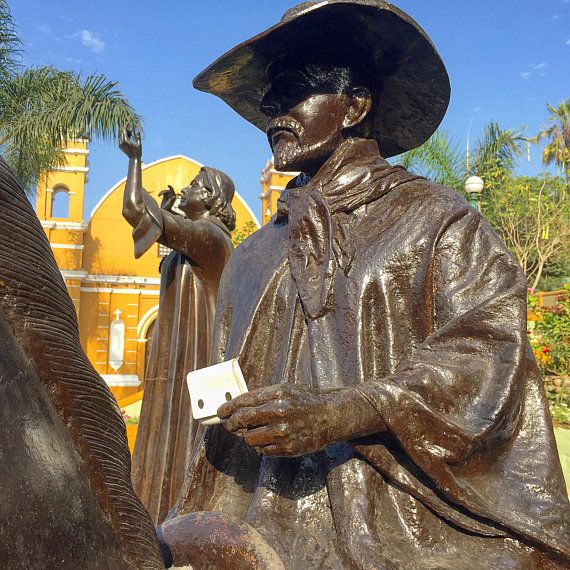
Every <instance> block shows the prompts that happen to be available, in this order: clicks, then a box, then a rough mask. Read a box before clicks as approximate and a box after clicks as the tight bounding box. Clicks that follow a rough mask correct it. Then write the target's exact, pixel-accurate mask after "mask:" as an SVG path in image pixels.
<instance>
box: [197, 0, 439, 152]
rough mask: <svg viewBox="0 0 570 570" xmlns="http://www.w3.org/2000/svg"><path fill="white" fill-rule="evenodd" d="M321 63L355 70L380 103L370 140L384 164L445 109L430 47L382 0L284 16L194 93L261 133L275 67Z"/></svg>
mask: <svg viewBox="0 0 570 570" xmlns="http://www.w3.org/2000/svg"><path fill="white" fill-rule="evenodd" d="M323 57H326V58H328V59H332V60H333V61H334V62H335V63H336V64H337V65H338V64H340V63H352V64H354V63H356V64H357V65H358V67H359V69H360V70H361V71H363V72H364V73H365V74H366V75H367V76H368V78H369V79H370V87H371V88H372V90H373V91H374V92H375V94H376V95H377V98H378V100H379V101H381V102H382V104H381V105H379V106H378V108H377V109H376V111H375V112H374V115H373V125H372V126H373V128H372V136H373V137H374V138H375V139H376V140H377V142H378V145H379V147H380V152H381V154H382V156H384V157H390V156H395V155H397V154H400V153H402V152H405V151H406V150H410V149H412V148H415V147H416V146H419V145H420V144H422V143H424V142H425V141H426V140H427V139H428V138H429V137H430V136H431V135H432V134H433V132H434V131H435V130H436V129H437V127H438V125H439V123H440V122H441V120H442V119H443V116H444V115H445V111H446V109H447V106H448V104H449V97H450V86H449V78H448V76H447V72H446V70H445V66H444V65H443V62H442V61H441V58H440V56H439V54H438V53H437V51H436V49H435V48H434V46H433V44H432V42H431V40H430V39H429V37H428V36H427V34H426V33H425V32H424V30H422V28H421V27H420V26H419V25H418V24H417V23H416V22H415V21H414V20H413V19H412V18H411V17H410V16H408V15H407V14H406V13H404V12H403V11H402V10H400V9H399V8H397V7H396V6H393V5H392V4H390V3H389V2H384V1H381V0H320V1H317V2H304V3H302V4H299V5H298V6H295V7H294V8H292V9H290V10H288V11H287V12H286V13H285V15H284V16H283V18H282V19H281V21H280V22H279V23H278V24H276V25H275V26H273V27H271V28H269V29H268V30H266V31H264V32H262V33H260V34H258V35H257V36H255V37H253V38H251V39H249V40H247V41H245V42H243V43H241V44H240V45H238V46H237V47H235V48H233V49H231V50H230V51H229V52H227V53H225V54H224V55H222V56H221V57H220V58H218V59H217V60H216V61H215V62H214V63H212V64H211V65H210V66H208V68H206V69H205V70H204V71H202V72H201V73H200V74H199V75H198V76H197V77H196V78H195V79H194V86H195V87H196V88H197V89H200V90H201V91H206V92H208V93H212V94H214V95H216V96H218V97H220V98H221V99H223V100H224V101H225V102H226V103H227V104H228V105H229V106H230V107H232V108H233V109H234V110H235V111H237V112H238V113H239V114H240V115H241V116H242V117H244V118H245V119H246V120H248V121H249V122H250V123H253V124H254V125H255V126H256V127H258V128H260V129H261V130H263V131H265V130H266V128H267V124H268V118H267V116H266V115H265V114H264V113H263V111H262V109H260V103H261V99H262V98H263V96H264V94H265V93H266V92H267V90H268V88H269V86H270V84H271V81H270V79H269V77H268V76H267V70H268V69H269V68H270V67H271V66H272V65H275V64H280V63H282V62H283V63H285V64H286V65H287V63H289V62H291V61H293V60H296V61H297V62H304V61H306V60H307V58H314V59H317V60H322V59H323Z"/></svg>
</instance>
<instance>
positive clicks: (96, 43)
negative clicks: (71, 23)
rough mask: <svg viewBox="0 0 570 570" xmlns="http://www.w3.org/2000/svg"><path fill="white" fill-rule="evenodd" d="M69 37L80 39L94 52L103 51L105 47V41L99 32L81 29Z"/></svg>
mask: <svg viewBox="0 0 570 570" xmlns="http://www.w3.org/2000/svg"><path fill="white" fill-rule="evenodd" d="M67 37H68V38H70V39H72V40H76V39H80V40H81V43H82V44H83V45H84V46H85V47H86V48H88V49H90V50H91V51H92V52H93V53H101V52H102V51H103V50H104V49H105V42H104V41H103V40H102V39H101V38H100V37H99V34H98V33H97V32H91V31H89V30H80V31H79V32H75V33H74V34H71V35H70V36H67Z"/></svg>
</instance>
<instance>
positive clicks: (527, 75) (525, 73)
mask: <svg viewBox="0 0 570 570" xmlns="http://www.w3.org/2000/svg"><path fill="white" fill-rule="evenodd" d="M519 75H520V76H521V77H522V78H523V79H524V80H525V81H530V76H531V75H532V73H531V72H530V71H521V72H520V73H519Z"/></svg>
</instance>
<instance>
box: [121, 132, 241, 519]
mask: <svg viewBox="0 0 570 570" xmlns="http://www.w3.org/2000/svg"><path fill="white" fill-rule="evenodd" d="M121 148H122V150H123V151H124V152H125V153H126V154H127V156H129V173H128V177H127V183H126V186H125V195H124V207H123V215H124V217H125V219H126V220H127V221H128V222H129V223H130V224H131V225H132V226H133V228H134V229H133V239H134V242H135V255H136V256H137V257H138V256H140V255H142V253H144V252H145V251H146V250H147V249H148V248H150V247H152V246H153V245H154V244H155V243H156V242H159V243H161V244H163V245H165V246H168V247H169V248H171V249H172V251H171V252H170V253H169V254H168V255H167V257H166V258H164V260H163V262H162V264H161V268H160V279H161V282H160V283H161V284H160V301H159V311H158V316H157V320H156V325H155V329H154V335H153V339H152V346H151V352H150V356H149V362H148V367H147V370H146V373H145V386H144V397H143V404H142V411H141V416H140V420H139V428H138V432H137V440H136V443H135V449H134V454H133V469H132V477H133V485H134V488H135V491H136V492H137V494H138V495H139V497H140V498H141V500H142V501H143V503H144V505H145V506H146V507H147V509H148V511H149V512H150V514H151V517H152V519H153V521H154V522H155V524H158V523H159V522H162V521H163V520H164V517H165V516H166V514H167V513H168V511H169V510H170V508H171V507H172V505H173V504H174V502H175V500H176V499H177V497H178V494H179V492H180V487H181V485H182V481H183V479H184V475H185V472H186V468H187V464H188V461H189V458H190V454H191V448H192V442H193V440H194V436H195V432H196V425H197V422H195V421H194V420H193V419H192V418H191V413H190V400H189V396H188V390H187V388H186V374H187V373H188V372H190V371H191V370H195V369H197V368H202V367H204V366H207V365H208V362H209V358H210V352H209V351H210V343H211V329H212V322H213V319H214V310H215V302H216V295H217V291H218V282H219V279H220V275H221V273H222V270H223V268H224V266H225V264H226V261H227V259H228V257H229V255H230V253H231V251H232V242H231V239H230V230H232V229H233V227H234V225H235V214H234V212H233V209H232V207H231V200H232V198H233V195H234V185H233V182H232V181H231V180H230V179H229V178H228V177H227V176H226V175H225V174H223V173H222V172H219V171H217V170H215V169H213V168H208V167H203V168H202V170H201V171H200V172H199V173H198V174H197V176H196V177H195V178H194V180H192V182H191V183H190V185H189V187H188V188H185V189H184V190H183V191H182V198H181V200H180V203H179V206H178V207H179V209H180V210H181V211H183V212H184V213H185V215H186V217H184V216H180V215H177V214H176V213H174V212H173V211H172V210H171V209H170V208H171V206H172V203H173V190H172V189H169V190H166V191H163V193H161V194H162V196H163V203H162V206H163V207H162V208H159V207H158V205H157V203H156V202H155V201H154V199H153V198H152V197H150V196H149V195H148V194H147V192H146V191H145V190H144V189H143V188H142V183H141V156H142V145H141V142H140V136H139V135H136V134H135V135H132V134H128V133H124V135H123V138H122V141H121Z"/></svg>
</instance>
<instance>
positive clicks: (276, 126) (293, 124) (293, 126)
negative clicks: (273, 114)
mask: <svg viewBox="0 0 570 570" xmlns="http://www.w3.org/2000/svg"><path fill="white" fill-rule="evenodd" d="M277 131H289V132H290V133H292V134H293V135H294V136H295V137H296V138H297V139H298V140H301V139H302V138H303V136H304V134H305V129H304V128H303V126H302V125H301V123H299V122H298V121H296V120H295V119H293V118H292V117H277V118H275V119H272V120H271V121H269V125H267V129H266V133H267V138H269V139H270V140H271V137H272V136H273V135H274V134H275V133H276V132H277Z"/></svg>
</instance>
